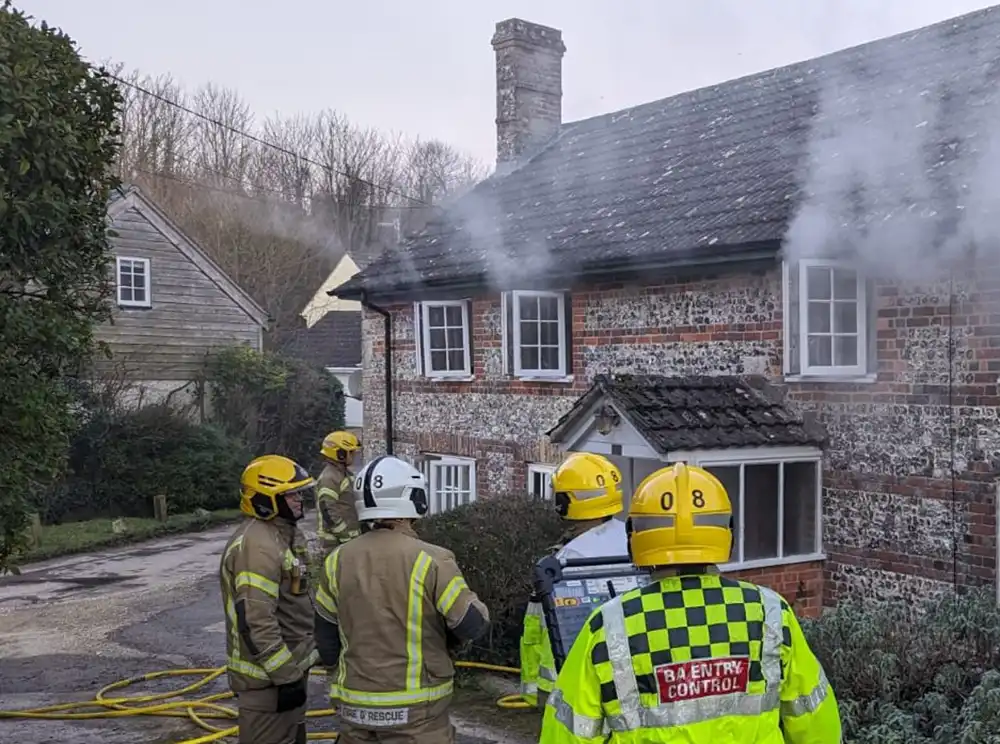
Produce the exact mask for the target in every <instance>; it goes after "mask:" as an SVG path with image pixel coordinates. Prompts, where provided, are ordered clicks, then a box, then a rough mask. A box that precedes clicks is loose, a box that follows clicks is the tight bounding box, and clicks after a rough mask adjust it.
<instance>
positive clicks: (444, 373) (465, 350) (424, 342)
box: [419, 300, 472, 378]
mask: <svg viewBox="0 0 1000 744" xmlns="http://www.w3.org/2000/svg"><path fill="white" fill-rule="evenodd" d="M436 307H440V308H449V307H457V308H460V309H461V311H462V355H463V356H464V358H465V365H464V366H463V367H462V368H461V369H446V370H435V369H433V367H432V366H431V359H432V356H431V351H432V348H431V329H430V327H429V326H430V324H429V323H428V320H429V318H430V310H431V308H436ZM419 312H420V337H421V338H420V346H421V353H422V354H423V368H424V375H425V376H426V377H449V378H450V377H469V376H470V375H471V374H472V359H470V357H471V356H472V355H471V354H470V353H469V349H470V344H469V332H470V328H469V303H468V302H466V301H465V300H448V301H437V302H421V303H420V308H419ZM445 314H446V315H447V312H446V313H445ZM445 335H446V336H447V332H446V333H445ZM449 348H450V347H449Z"/></svg>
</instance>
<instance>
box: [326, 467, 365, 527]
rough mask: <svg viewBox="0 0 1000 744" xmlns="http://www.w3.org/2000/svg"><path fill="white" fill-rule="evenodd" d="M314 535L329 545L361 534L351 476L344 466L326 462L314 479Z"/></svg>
mask: <svg viewBox="0 0 1000 744" xmlns="http://www.w3.org/2000/svg"><path fill="white" fill-rule="evenodd" d="M316 511H317V512H318V514H317V519H318V525H317V529H316V536H317V537H319V539H320V540H322V541H323V542H324V543H326V544H327V545H329V546H331V547H332V546H336V545H339V544H341V543H345V542H347V541H348V540H351V539H353V538H355V537H357V536H358V535H360V534H361V528H360V527H359V525H358V512H357V510H356V509H355V507H354V479H353V478H352V477H351V474H350V473H348V472H347V468H345V467H344V466H343V465H340V464H337V463H332V462H331V463H327V465H326V467H324V468H323V472H322V473H320V475H319V478H318V479H317V480H316Z"/></svg>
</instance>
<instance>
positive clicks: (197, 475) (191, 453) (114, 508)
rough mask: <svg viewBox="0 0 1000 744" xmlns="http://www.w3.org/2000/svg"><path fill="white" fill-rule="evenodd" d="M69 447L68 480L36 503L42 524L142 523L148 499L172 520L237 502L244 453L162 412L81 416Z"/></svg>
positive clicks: (224, 438)
mask: <svg viewBox="0 0 1000 744" xmlns="http://www.w3.org/2000/svg"><path fill="white" fill-rule="evenodd" d="M83 418H84V421H83V423H82V425H81V426H80V428H79V430H78V431H77V432H76V436H75V437H74V438H73V441H72V442H71V445H70V453H69V474H68V477H67V478H66V479H65V480H64V481H63V482H62V483H60V484H58V486H57V487H56V488H54V489H51V490H50V491H48V492H46V493H45V494H43V495H42V496H41V498H39V499H37V500H36V508H37V509H38V510H39V512H40V515H41V517H42V520H43V521H44V522H46V523H50V524H51V523H57V522H62V521H71V520H79V519H89V518H92V517H96V516H127V517H148V516H152V514H153V497H154V496H155V495H157V494H161V493H162V494H165V495H166V496H167V503H168V508H169V510H170V512H171V513H185V512H191V511H193V510H195V509H198V508H201V509H208V510H214V509H222V508H227V507H233V506H234V505H236V504H237V503H238V502H237V493H238V483H239V477H240V473H241V472H242V470H243V468H244V467H245V466H246V463H247V461H248V459H249V457H250V455H249V452H248V451H247V448H246V446H245V445H244V444H243V443H242V442H240V441H239V440H237V439H234V438H233V437H231V436H229V435H228V434H226V433H225V432H224V431H222V430H221V429H220V428H218V427H215V426H210V425H202V424H198V423H195V422H193V421H191V420H190V419H189V418H187V417H186V416H184V415H182V414H181V413H178V412H177V411H175V410H173V409H172V408H170V407H169V406H167V405H165V404H155V405H149V406H145V407H143V408H140V409H138V410H125V409H120V408H98V409H96V410H91V411H88V412H87V414H86V415H85V416H84V417H83Z"/></svg>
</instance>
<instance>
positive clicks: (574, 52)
mask: <svg viewBox="0 0 1000 744" xmlns="http://www.w3.org/2000/svg"><path fill="white" fill-rule="evenodd" d="M16 4H18V5H19V7H21V8H22V9H23V10H25V11H27V12H29V13H30V14H32V15H34V16H36V17H38V18H40V19H44V20H46V21H48V22H49V23H50V24H52V25H55V26H59V27H61V28H62V29H63V30H64V31H66V32H67V33H69V34H70V35H71V36H72V37H73V38H74V39H75V40H76V41H77V42H78V43H79V44H80V46H81V51H82V52H83V54H84V56H86V57H88V58H89V59H92V60H103V59H106V58H112V59H114V60H116V61H120V62H124V63H125V64H126V65H128V66H129V67H130V68H132V67H137V68H139V69H140V70H142V71H143V72H144V73H152V74H154V75H156V74H161V73H171V74H172V75H173V76H174V77H175V78H176V79H177V80H179V81H180V82H181V83H182V84H183V85H184V86H185V87H188V88H192V89H193V88H195V87H197V86H198V85H200V84H201V83H204V82H208V81H212V82H215V83H219V84H221V85H224V86H226V87H231V88H235V89H237V90H239V92H240V93H241V94H242V95H243V97H244V98H245V99H246V100H247V102H248V103H249V104H250V105H251V107H252V108H253V109H254V111H255V112H256V113H257V114H258V115H259V116H260V117H265V116H267V115H269V114H273V113H276V112H277V113H281V114H285V115H290V114H295V113H307V112H313V111H319V110H321V109H325V108H335V109H337V110H339V111H341V112H343V113H345V114H346V115H347V116H348V117H350V118H351V119H352V120H353V121H355V122H357V123H359V124H364V125H373V126H377V127H379V128H382V129H386V130H395V131H399V132H403V133H404V134H407V135H410V136H418V135H419V136H421V137H424V138H439V139H442V140H445V141H447V142H449V143H451V144H453V145H455V146H456V147H458V148H460V149H463V150H465V151H467V152H470V153H471V154H473V155H476V156H477V157H479V158H481V159H482V160H484V161H488V162H492V161H493V159H494V156H495V140H494V117H495V114H496V103H495V97H494V93H495V90H494V88H495V78H494V58H493V50H492V48H491V47H490V38H491V36H492V34H493V27H494V24H495V23H496V22H497V21H500V20H503V19H505V18H509V17H512V16H516V17H520V18H523V19H525V20H528V21H535V22H537V23H543V24H545V25H548V26H554V27H556V28H559V29H561V30H562V31H563V41H564V42H565V44H566V47H567V51H566V56H565V57H564V59H563V119H564V121H572V120H575V119H580V118H585V117H588V116H593V115H595V114H600V113H604V112H607V111H614V110H616V109H621V108H626V107H628V106H631V105H635V104H639V103H644V102H646V101H651V100H655V99H657V98H664V97H666V96H669V95H671V94H673V93H678V92H681V91H684V90H688V89H691V88H697V87H701V86H704V85H710V84H712V83H717V82H721V81H723V80H728V79H731V78H734V77H739V76H741V75H745V74H748V73H752V72H758V71H761V70H766V69H769V68H772V67H777V66H780V65H783V64H788V63H791V62H795V61H798V60H801V59H806V58H809V57H814V56H817V55H820V54H824V53H826V52H831V51H835V50H837V49H841V48H844V47H847V46H853V45H854V44H859V43H862V42H865V41H870V40H872V39H876V38H879V37H882V36H888V35H891V34H894V33H898V32H901V31H906V30H909V29H913V28H917V27H919V26H924V25H927V24H929V23H934V22H935V21H939V20H942V19H944V18H948V17H950V16H955V15H960V14H962V13H966V12H969V11H972V10H976V9H979V8H984V7H987V6H989V5H992V4H995V3H990V2H982V1H978V2H977V1H976V0H755V1H754V0H429V1H427V2H413V1H412V0H362V1H361V2H356V1H351V2H346V1H345V0H281V1H280V2H279V1H278V0H197V1H196V0H170V1H169V2H164V1H162V0H160V1H156V0H136V1H134V2H127V3H124V2H111V0H16Z"/></svg>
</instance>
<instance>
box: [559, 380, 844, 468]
mask: <svg viewBox="0 0 1000 744" xmlns="http://www.w3.org/2000/svg"><path fill="white" fill-rule="evenodd" d="M783 397H784V396H783V394H782V392H781V391H780V390H779V389H777V388H776V387H774V386H773V385H771V384H770V383H769V382H768V381H767V379H766V378H764V377H762V376H685V377H666V376H662V375H614V376H612V375H598V376H597V377H595V378H594V384H593V385H592V386H591V388H590V390H588V391H587V392H586V393H584V394H583V395H582V396H581V397H580V399H579V400H578V401H577V402H576V404H575V405H574V406H573V408H571V409H570V410H569V411H568V412H567V413H566V414H565V415H564V416H563V417H562V418H561V419H559V422H558V423H557V424H556V425H555V426H554V427H553V428H552V429H550V430H549V432H548V435H549V438H550V439H551V440H552V442H553V443H555V444H560V443H562V442H563V441H564V440H565V439H566V438H567V436H568V435H569V434H571V433H572V432H573V431H576V430H577V429H578V426H579V424H581V423H582V422H583V421H584V420H586V419H587V418H588V416H594V415H596V414H597V413H598V412H600V411H601V410H602V409H603V408H604V405H602V403H603V404H610V406H611V408H612V409H613V411H614V412H615V413H617V414H618V415H620V416H622V417H624V418H625V419H626V420H627V421H628V423H629V424H631V426H632V427H633V428H634V429H635V430H636V432H638V433H639V435H641V436H642V437H643V438H644V439H645V440H646V441H647V442H648V443H649V444H650V446H651V447H652V448H653V449H655V450H656V451H657V452H659V453H660V454H669V453H670V452H674V451H679V450H684V451H690V450H707V449H725V448H731V447H766V446H814V447H820V446H822V444H823V442H824V441H825V439H826V435H825V432H824V431H823V428H822V427H821V426H820V425H819V424H818V423H816V422H815V421H812V420H811V419H810V418H807V417H805V416H803V415H801V414H800V413H798V412H795V411H793V410H791V409H790V408H789V407H787V406H786V405H785V404H784V403H783Z"/></svg>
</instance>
